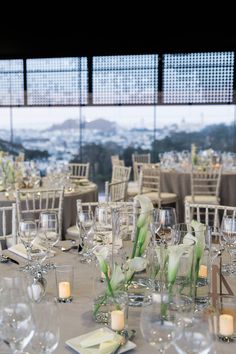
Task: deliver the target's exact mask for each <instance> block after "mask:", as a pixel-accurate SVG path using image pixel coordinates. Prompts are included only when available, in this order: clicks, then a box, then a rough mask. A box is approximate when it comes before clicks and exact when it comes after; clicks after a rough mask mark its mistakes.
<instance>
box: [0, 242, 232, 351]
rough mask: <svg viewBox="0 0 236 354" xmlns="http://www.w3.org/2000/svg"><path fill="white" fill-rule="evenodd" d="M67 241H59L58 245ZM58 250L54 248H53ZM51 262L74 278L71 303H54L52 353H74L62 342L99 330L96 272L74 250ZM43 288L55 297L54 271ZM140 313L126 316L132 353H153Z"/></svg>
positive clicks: (4, 268)
mask: <svg viewBox="0 0 236 354" xmlns="http://www.w3.org/2000/svg"><path fill="white" fill-rule="evenodd" d="M65 242H67V243H68V241H61V244H63V243H64V245H65ZM54 250H58V248H54ZM5 252H6V253H8V254H11V255H13V257H14V258H15V259H17V260H19V261H20V263H21V264H22V262H23V263H25V260H24V259H23V258H22V257H19V256H16V255H15V254H13V253H12V252H10V251H5ZM52 261H53V262H54V263H55V264H57V265H60V264H61V265H62V264H72V265H73V266H74V271H75V276H74V299H73V301H72V303H66V304H61V303H59V304H58V318H59V323H60V332H61V333H60V343H59V346H58V348H57V349H56V351H55V353H56V354H66V353H75V351H73V350H72V349H69V348H68V347H66V346H65V342H66V341H67V340H68V339H71V338H74V337H77V336H80V335H82V334H85V333H87V332H90V331H93V330H95V329H97V328H100V327H102V326H101V325H99V324H97V323H95V322H94V320H93V319H92V305H93V299H94V297H95V296H96V295H97V294H96V289H97V288H96V282H98V280H97V279H96V276H97V274H98V271H99V270H98V269H97V268H96V267H95V266H94V265H93V264H89V265H88V264H83V263H80V262H79V255H78V252H77V251H76V250H73V251H70V253H62V252H61V251H57V254H56V256H55V257H54V258H52ZM18 268H19V266H17V265H16V264H14V263H11V262H9V263H6V264H0V273H1V276H4V275H6V274H8V275H9V274H11V272H13V271H14V270H16V269H18ZM46 278H47V289H46V293H47V294H49V295H54V296H56V293H57V292H56V282H55V272H54V271H50V272H49V273H48V274H47V275H46ZM228 281H230V285H231V287H232V289H233V290H234V291H235V290H236V280H235V279H234V278H233V277H231V278H228ZM140 311H141V308H134V307H130V308H129V316H128V326H129V328H130V329H135V330H136V331H137V334H136V337H135V338H134V339H133V342H135V344H136V345H137V348H136V349H134V350H133V353H137V354H139V353H140V354H141V353H150V354H152V353H153V354H154V353H156V352H157V350H156V349H155V348H152V347H151V346H149V345H148V344H147V343H145V341H144V339H143V337H142V335H141V332H140V328H139V321H140ZM1 345H2V346H3V344H1V343H0V352H1V353H4V354H5V353H6V354H7V351H6V352H5V351H3V350H4V349H1ZM235 349H236V344H235V343H233V344H230V343H221V342H218V341H217V342H216V353H217V354H218V353H219V354H222V353H224V354H228V353H233V352H235ZM172 353H173V354H174V353H176V351H175V349H174V348H173V347H171V348H169V349H168V350H167V351H166V354H172Z"/></svg>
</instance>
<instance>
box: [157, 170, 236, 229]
mask: <svg viewBox="0 0 236 354" xmlns="http://www.w3.org/2000/svg"><path fill="white" fill-rule="evenodd" d="M235 187H236V173H223V174H222V177H221V184H220V193H219V197H220V204H221V205H228V206H236V193H234V192H233V191H234V189H235ZM161 191H162V192H168V193H176V194H177V196H178V205H177V211H178V217H179V222H184V198H185V196H186V195H191V178H190V173H187V172H177V171H163V172H162V179H161Z"/></svg>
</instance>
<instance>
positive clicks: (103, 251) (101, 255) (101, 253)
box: [93, 246, 109, 274]
mask: <svg viewBox="0 0 236 354" xmlns="http://www.w3.org/2000/svg"><path fill="white" fill-rule="evenodd" d="M93 253H94V254H95V256H96V257H97V259H98V262H99V265H100V269H101V271H102V272H103V273H104V274H107V273H108V265H107V263H106V261H105V260H106V259H107V257H108V254H109V249H108V248H107V247H104V246H97V247H96V248H95V249H94V251H93Z"/></svg>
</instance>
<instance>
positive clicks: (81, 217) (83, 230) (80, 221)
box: [76, 211, 94, 263]
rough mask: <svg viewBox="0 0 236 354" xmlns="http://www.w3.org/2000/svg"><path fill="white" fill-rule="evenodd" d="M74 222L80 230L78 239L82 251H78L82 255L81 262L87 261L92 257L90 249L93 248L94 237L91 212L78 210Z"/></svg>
mask: <svg viewBox="0 0 236 354" xmlns="http://www.w3.org/2000/svg"><path fill="white" fill-rule="evenodd" d="M76 224H77V227H78V229H79V231H80V240H81V246H82V251H81V252H80V255H82V258H81V262H85V263H89V262H90V261H91V257H92V251H91V250H92V248H93V237H94V230H93V228H94V218H93V214H92V212H90V211H87V212H84V211H80V212H78V214H77V219H76Z"/></svg>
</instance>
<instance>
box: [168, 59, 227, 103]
mask: <svg viewBox="0 0 236 354" xmlns="http://www.w3.org/2000/svg"><path fill="white" fill-rule="evenodd" d="M233 76H234V52H217V53H216V52H215V53H191V54H165V55H164V69H163V103H173V104H175V103H182V104H184V103H231V102H233Z"/></svg>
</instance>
